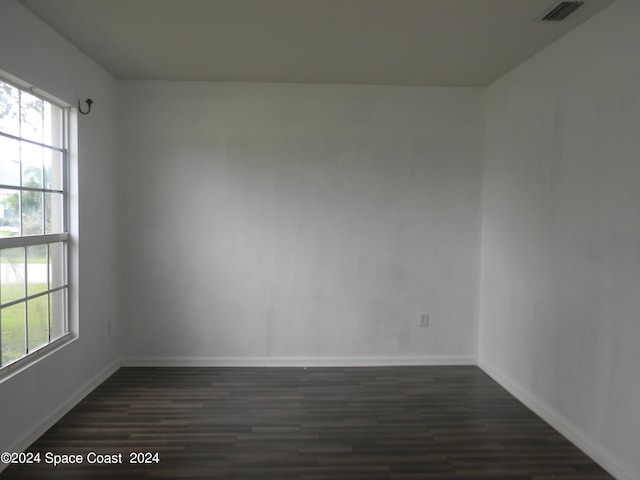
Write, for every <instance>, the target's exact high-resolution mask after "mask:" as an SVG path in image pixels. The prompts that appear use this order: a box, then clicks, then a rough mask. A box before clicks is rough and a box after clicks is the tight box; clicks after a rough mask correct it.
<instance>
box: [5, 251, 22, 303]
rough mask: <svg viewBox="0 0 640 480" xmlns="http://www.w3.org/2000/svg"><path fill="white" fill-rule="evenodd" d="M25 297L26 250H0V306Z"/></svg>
mask: <svg viewBox="0 0 640 480" xmlns="http://www.w3.org/2000/svg"><path fill="white" fill-rule="evenodd" d="M24 297H25V294H24V248H23V247H18V248H6V249H4V250H0V304H2V305H4V304H5V303H9V302H13V301H14V300H19V299H21V298H24Z"/></svg>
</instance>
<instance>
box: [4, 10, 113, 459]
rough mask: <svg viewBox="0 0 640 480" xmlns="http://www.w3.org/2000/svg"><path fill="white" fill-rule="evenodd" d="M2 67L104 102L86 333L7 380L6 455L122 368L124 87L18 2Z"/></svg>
mask: <svg viewBox="0 0 640 480" xmlns="http://www.w3.org/2000/svg"><path fill="white" fill-rule="evenodd" d="M0 69H1V70H4V71H5V72H8V73H10V74H12V75H13V76H16V77H18V78H20V79H22V80H24V81H26V82H28V83H30V84H32V85H34V86H35V87H38V88H40V89H42V90H44V91H46V92H48V93H50V94H52V95H54V96H56V97H58V98H60V99H61V100H63V101H65V102H67V103H69V104H71V105H75V104H76V102H77V100H78V99H79V98H87V97H91V98H93V100H94V101H95V102H96V103H95V105H94V110H93V112H92V113H91V115H90V116H88V117H80V118H79V124H78V128H79V132H78V133H79V142H78V152H77V153H78V155H77V158H78V162H79V166H78V169H77V175H78V177H79V191H77V192H76V193H77V196H75V195H74V199H73V201H74V204H75V205H79V222H78V223H77V224H76V225H75V226H74V231H73V239H74V242H76V243H77V240H79V242H80V243H79V250H78V251H77V255H76V258H75V259H74V260H75V261H74V265H75V268H74V270H75V273H74V275H75V280H76V282H75V285H76V286H77V285H80V287H79V290H80V291H79V292H78V291H74V292H73V294H74V295H73V298H74V299H75V303H76V305H74V306H75V307H78V305H77V303H78V299H79V310H78V309H77V308H76V316H77V317H79V322H80V337H79V339H78V340H76V341H74V342H73V343H71V344H69V345H66V346H65V347H64V348H62V349H61V350H58V351H56V352H54V353H52V354H51V355H50V356H49V357H48V358H47V359H46V360H44V361H41V362H39V363H37V364H35V365H32V366H31V367H29V368H27V369H26V370H24V371H21V372H20V373H18V374H16V375H14V376H12V377H10V378H9V379H6V380H4V381H3V382H2V383H0V451H16V450H18V449H21V448H24V447H26V446H28V444H29V443H31V442H32V441H33V440H35V438H37V436H38V435H40V434H41V433H43V429H45V428H48V427H49V426H50V425H51V423H52V422H53V421H55V420H56V419H57V418H58V416H60V415H61V414H62V413H64V411H65V410H66V409H67V408H69V407H70V406H72V405H73V404H74V402H75V401H77V400H78V399H79V397H81V396H82V394H83V393H85V392H86V390H87V388H90V387H91V386H92V385H94V384H95V382H97V381H100V379H102V378H104V376H105V375H106V374H108V373H110V372H112V371H113V369H114V368H115V367H116V366H117V362H118V358H119V356H118V348H119V345H118V341H117V340H118V339H117V326H116V324H115V323H114V322H116V321H117V306H118V297H117V294H118V291H117V284H116V279H117V277H116V275H117V264H115V262H114V261H113V259H114V258H117V255H116V248H117V243H116V238H117V235H116V224H117V221H116V220H117V211H116V200H117V197H116V194H117V193H116V191H115V189H114V188H113V186H114V185H115V184H117V181H116V180H117V178H116V161H117V142H116V128H115V125H116V118H117V108H116V105H117V88H116V82H115V80H114V79H113V78H112V77H111V76H109V75H108V74H106V73H105V72H104V71H103V70H102V69H101V68H99V67H98V66H97V65H96V64H95V63H93V62H92V61H91V60H89V59H88V58H87V57H85V56H84V55H83V54H81V53H80V52H79V51H78V50H77V49H76V48H75V47H72V46H71V45H70V44H69V43H67V42H66V41H65V40H64V39H63V38H62V37H60V36H59V35H58V34H56V33H55V32H54V31H53V30H51V29H50V28H49V27H47V26H46V25H45V24H43V23H42V22H41V21H39V20H38V19H36V18H35V17H34V16H33V15H31V13H30V12H28V11H27V10H26V9H25V8H24V7H23V6H22V5H21V4H19V3H18V2H15V1H13V0H2V1H1V2H0ZM78 256H79V258H78ZM78 269H79V271H78ZM78 293H79V294H78ZM3 466H4V465H0V469H1V468H2V467H3Z"/></svg>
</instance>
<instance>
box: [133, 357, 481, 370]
mask: <svg viewBox="0 0 640 480" xmlns="http://www.w3.org/2000/svg"><path fill="white" fill-rule="evenodd" d="M435 365H476V359H475V358H474V357H463V356H460V357H457V356H425V357H208V358H203V357H197V358H188V357H129V358H123V359H122V366H124V367H386V366H435Z"/></svg>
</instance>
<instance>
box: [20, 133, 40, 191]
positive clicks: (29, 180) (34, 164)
mask: <svg viewBox="0 0 640 480" xmlns="http://www.w3.org/2000/svg"><path fill="white" fill-rule="evenodd" d="M43 150H44V149H43V148H42V147H39V146H37V145H33V144H31V143H27V142H21V145H20V157H21V159H22V186H23V187H31V188H42V159H43V155H44V153H43Z"/></svg>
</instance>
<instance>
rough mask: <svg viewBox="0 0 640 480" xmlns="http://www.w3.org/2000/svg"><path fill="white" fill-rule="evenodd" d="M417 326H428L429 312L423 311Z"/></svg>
mask: <svg viewBox="0 0 640 480" xmlns="http://www.w3.org/2000/svg"><path fill="white" fill-rule="evenodd" d="M419 326H420V327H422V328H427V327H428V326H429V314H428V313H423V314H421V315H420V323H419Z"/></svg>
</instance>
